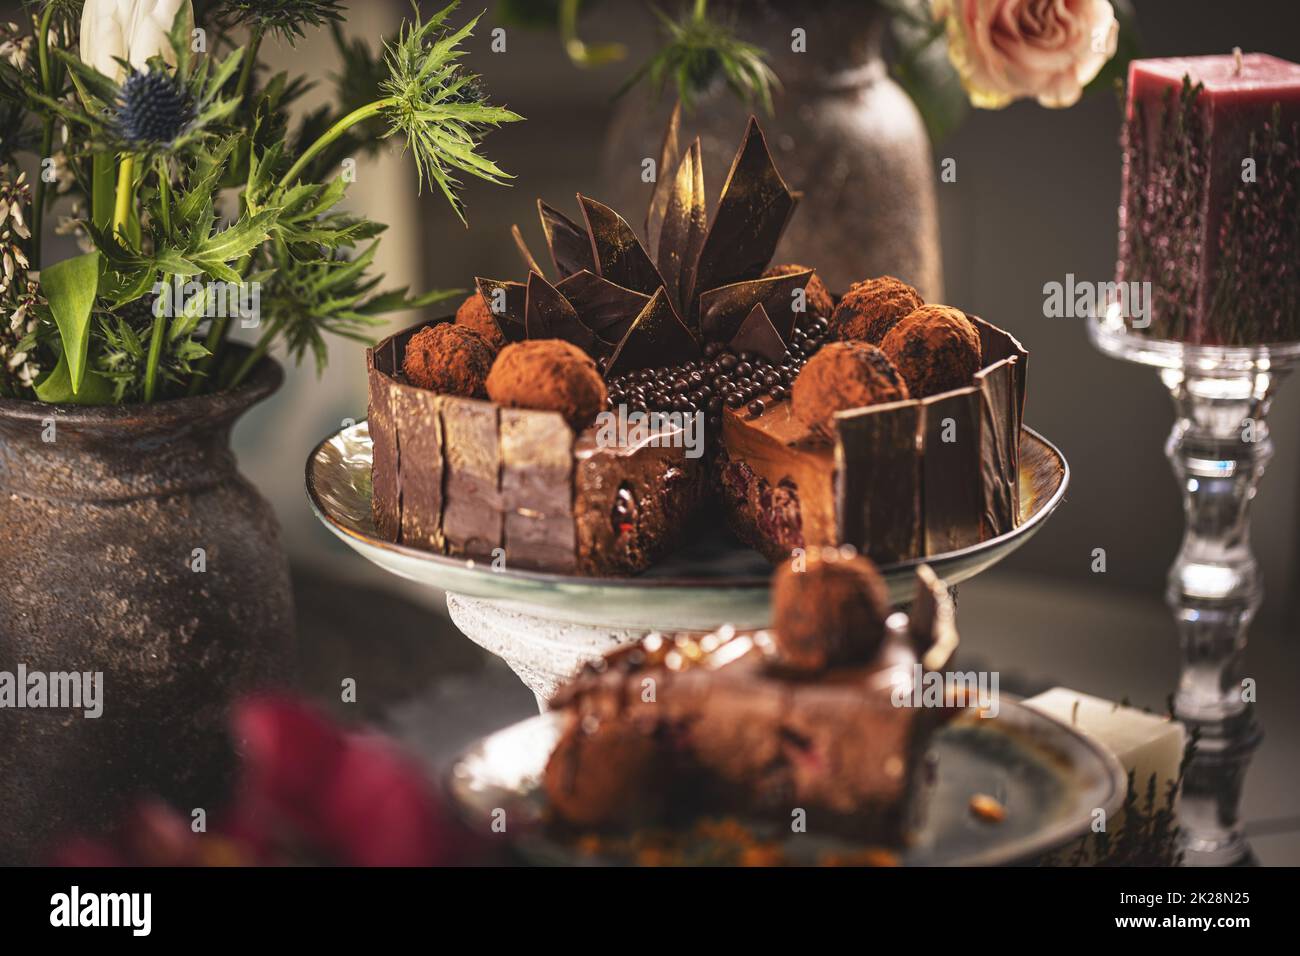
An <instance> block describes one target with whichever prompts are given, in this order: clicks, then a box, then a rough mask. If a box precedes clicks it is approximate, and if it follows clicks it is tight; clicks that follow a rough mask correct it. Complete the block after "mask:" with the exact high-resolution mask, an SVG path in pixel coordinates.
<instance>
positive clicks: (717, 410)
mask: <svg viewBox="0 0 1300 956" xmlns="http://www.w3.org/2000/svg"><path fill="white" fill-rule="evenodd" d="M707 407H708V409H709V415H710V416H715V415H720V414H722V399H720V398H718V396H716V395H714V396H713V397H712V398H710V399H709V404H708V406H707Z"/></svg>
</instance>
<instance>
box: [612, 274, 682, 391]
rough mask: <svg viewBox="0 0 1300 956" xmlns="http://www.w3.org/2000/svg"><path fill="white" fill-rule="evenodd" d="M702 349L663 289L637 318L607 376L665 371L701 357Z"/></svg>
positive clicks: (613, 357)
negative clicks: (632, 370)
mask: <svg viewBox="0 0 1300 956" xmlns="http://www.w3.org/2000/svg"><path fill="white" fill-rule="evenodd" d="M699 355H700V346H699V343H698V342H696V341H695V336H693V335H691V332H690V329H688V328H686V326H685V325H683V324H682V320H681V319H679V318H678V317H677V313H676V312H675V311H673V306H672V303H671V302H669V301H668V294H667V293H666V292H665V291H664V290H663V289H662V288H661V289H659V290H658V291H656V292H655V294H654V295H653V296H652V297H651V299H650V301H649V303H647V304H646V307H645V308H644V309H643V310H642V311H641V314H640V315H638V316H637V317H636V321H635V322H633V323H632V327H631V328H630V329H628V330H627V335H625V336H623V340H622V341H621V342H619V343H618V348H616V349H615V350H614V354H613V355H612V356H610V359H609V363H608V364H607V365H606V366H605V376H606V377H609V376H610V375H616V374H618V373H620V372H626V371H629V370H631V369H637V368H663V367H665V366H668V365H677V364H679V363H681V362H687V361H690V360H691V359H693V358H699Z"/></svg>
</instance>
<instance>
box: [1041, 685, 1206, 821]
mask: <svg viewBox="0 0 1300 956" xmlns="http://www.w3.org/2000/svg"><path fill="white" fill-rule="evenodd" d="M1025 706H1026V707H1032V708H1033V709H1034V710H1037V711H1038V712H1039V713H1042V714H1047V715H1048V716H1049V717H1055V718H1056V719H1057V720H1059V721H1061V723H1063V724H1065V725H1066V726H1068V727H1073V728H1074V729H1075V730H1077V731H1079V732H1080V733H1082V734H1084V735H1085V736H1088V737H1091V738H1092V739H1093V740H1095V741H1097V743H1099V744H1101V745H1102V746H1103V747H1105V748H1106V749H1107V750H1109V751H1110V752H1111V753H1113V754H1114V755H1115V757H1116V758H1117V759H1118V760H1119V762H1120V764H1121V765H1122V766H1123V767H1124V769H1125V770H1129V771H1132V773H1133V786H1134V787H1135V788H1136V789H1137V792H1138V794H1139V795H1140V796H1144V795H1145V794H1146V788H1147V784H1148V781H1149V780H1150V779H1151V775H1152V774H1155V778H1156V794H1157V799H1163V798H1164V795H1165V793H1166V792H1167V790H1168V787H1169V784H1171V783H1173V782H1174V781H1176V780H1177V779H1178V768H1179V765H1180V764H1181V763H1182V760H1183V749H1184V746H1185V740H1184V732H1183V725H1182V724H1180V723H1178V722H1177V721H1174V720H1170V719H1169V718H1168V717H1158V716H1156V715H1154V714H1148V713H1146V712H1145V711H1141V710H1135V709H1134V708H1132V707H1124V706H1122V705H1120V704H1116V703H1114V702H1112V701H1109V700H1103V699H1102V698H1100V697H1091V696H1089V695H1088V694H1081V693H1079V692H1078V691H1073V690H1070V689H1068V688H1066V687H1053V688H1052V689H1051V690H1049V691H1046V692H1044V693H1042V694H1039V695H1038V696H1037V697H1032V698H1030V699H1029V700H1027V701H1025Z"/></svg>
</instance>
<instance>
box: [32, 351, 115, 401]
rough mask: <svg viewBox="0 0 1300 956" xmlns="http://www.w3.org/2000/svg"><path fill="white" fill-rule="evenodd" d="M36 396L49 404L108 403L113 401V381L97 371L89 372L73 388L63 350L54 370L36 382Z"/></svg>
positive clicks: (66, 357) (65, 354) (66, 358)
mask: <svg viewBox="0 0 1300 956" xmlns="http://www.w3.org/2000/svg"><path fill="white" fill-rule="evenodd" d="M36 397H37V398H39V399H40V400H41V401H43V402H50V403H51V404H70V405H110V404H112V402H113V383H112V382H111V381H110V380H109V379H107V378H105V377H104V376H103V375H100V374H99V373H98V372H91V373H90V374H88V375H86V376H85V379H84V381H82V382H81V386H80V389H79V390H78V389H77V388H74V387H73V385H72V375H71V372H70V370H69V368H68V353H67V352H64V353H63V354H62V355H60V356H59V364H58V365H56V366H54V371H52V372H50V374H49V375H47V376H45V377H44V378H43V379H41V380H40V381H39V382H37V383H36Z"/></svg>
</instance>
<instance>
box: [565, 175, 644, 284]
mask: <svg viewBox="0 0 1300 956" xmlns="http://www.w3.org/2000/svg"><path fill="white" fill-rule="evenodd" d="M578 204H579V205H580V206H581V207H582V215H583V218H584V219H585V220H586V221H587V233H588V235H589V236H590V237H591V253H592V258H593V259H594V260H595V262H596V274H597V275H598V276H600V277H601V278H602V279H608V280H609V281H610V282H613V283H615V284H617V285H621V286H623V287H624V288H625V289H631V290H632V291H634V292H643V293H645V294H646V295H653V294H654V291H655V290H656V289H658V288H661V287H662V286H663V284H664V280H663V279H662V278H661V277H660V275H659V270H658V269H656V268H655V264H654V263H653V262H651V261H650V255H649V253H647V252H646V251H645V246H643V245H641V240H640V239H638V238H637V237H636V233H635V232H633V231H632V227H631V226H629V225H628V224H627V220H626V219H624V218H623V217H622V216H620V215H619V214H618V213H616V212H615V211H614V210H612V209H610V208H609V207H608V206H606V205H604V204H603V203H599V202H596V200H594V199H588V198H587V197H586V196H584V195H582V194H581V193H579V194H578Z"/></svg>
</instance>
